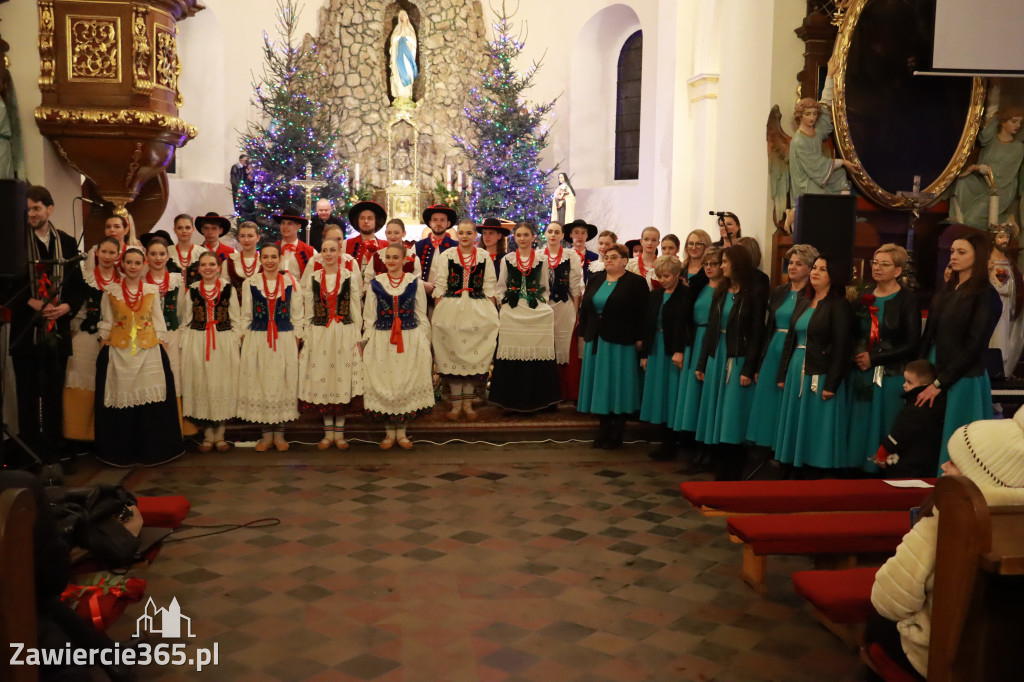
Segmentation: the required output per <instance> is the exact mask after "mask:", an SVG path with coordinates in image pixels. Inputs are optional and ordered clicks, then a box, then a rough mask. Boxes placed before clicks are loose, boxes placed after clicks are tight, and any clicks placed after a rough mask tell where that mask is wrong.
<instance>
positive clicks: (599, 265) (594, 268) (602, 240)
mask: <svg viewBox="0 0 1024 682" xmlns="http://www.w3.org/2000/svg"><path fill="white" fill-rule="evenodd" d="M618 243H619V235H617V234H615V233H614V232H612V231H611V230H604V231H602V232H601V234H599V235H598V236H597V260H596V261H594V262H592V263H591V264H590V267H588V268H587V269H588V270H590V274H591V275H593V274H594V273H595V272H604V254H605V252H606V251H608V247H610V246H611V245H612V244H618ZM588 281H589V280H588Z"/></svg>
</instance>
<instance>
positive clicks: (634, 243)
mask: <svg viewBox="0 0 1024 682" xmlns="http://www.w3.org/2000/svg"><path fill="white" fill-rule="evenodd" d="M638 246H640V240H639V239H630V240H629V241H627V242H626V249H628V250H629V257H630V258H632V257H633V249H635V248H636V247H638Z"/></svg>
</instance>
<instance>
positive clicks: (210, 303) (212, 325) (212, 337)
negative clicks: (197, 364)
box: [199, 279, 220, 362]
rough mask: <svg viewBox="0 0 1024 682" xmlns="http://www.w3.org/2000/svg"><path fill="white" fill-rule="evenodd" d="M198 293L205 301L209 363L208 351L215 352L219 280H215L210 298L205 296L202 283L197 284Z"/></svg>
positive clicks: (208, 358) (208, 352)
mask: <svg viewBox="0 0 1024 682" xmlns="http://www.w3.org/2000/svg"><path fill="white" fill-rule="evenodd" d="M199 293H200V294H202V296H203V300H205V301H206V361H207V362H209V361H210V349H211V347H212V348H213V350H217V333H216V332H217V319H216V316H217V310H216V306H217V301H219V300H220V280H219V279H218V280H217V284H216V286H215V287H214V290H213V296H212V298H211V297H210V296H207V295H206V291H205V290H204V287H203V283H202V282H200V283H199Z"/></svg>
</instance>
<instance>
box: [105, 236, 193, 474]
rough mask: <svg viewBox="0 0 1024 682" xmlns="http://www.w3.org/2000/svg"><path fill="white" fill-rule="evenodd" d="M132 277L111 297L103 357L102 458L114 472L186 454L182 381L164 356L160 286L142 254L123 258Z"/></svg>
mask: <svg viewBox="0 0 1024 682" xmlns="http://www.w3.org/2000/svg"><path fill="white" fill-rule="evenodd" d="M121 265H122V266H123V268H124V278H123V279H122V280H121V282H120V283H114V282H112V283H110V284H107V286H106V288H105V289H104V292H103V302H102V308H103V319H102V321H101V322H100V337H101V338H102V340H103V349H102V350H101V351H100V354H99V357H97V359H96V451H97V459H99V460H100V461H102V462H104V463H106V464H111V465H113V466H133V465H137V464H142V465H154V464H162V463H164V462H168V461H170V460H172V459H174V458H176V457H178V456H179V455H181V454H182V453H183V452H184V444H183V442H182V439H181V424H180V421H179V418H178V401H177V399H176V398H175V388H174V375H173V374H172V373H171V363H170V360H168V358H167V353H165V352H164V347H163V344H164V342H165V341H166V337H165V334H166V332H167V327H166V325H165V324H164V316H163V310H162V308H161V305H160V293H159V291H158V290H157V287H156V285H154V284H147V283H146V282H143V281H142V272H143V269H144V268H145V267H146V260H145V255H144V254H143V253H142V249H140V248H138V247H135V246H131V247H128V250H127V251H125V253H124V257H123V258H122V260H121Z"/></svg>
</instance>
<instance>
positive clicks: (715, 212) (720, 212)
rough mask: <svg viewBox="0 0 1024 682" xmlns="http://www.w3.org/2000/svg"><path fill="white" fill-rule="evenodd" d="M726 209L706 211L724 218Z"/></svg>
mask: <svg viewBox="0 0 1024 682" xmlns="http://www.w3.org/2000/svg"><path fill="white" fill-rule="evenodd" d="M726 213H728V211H708V215H716V216H718V217H719V218H724V217H725V215H726Z"/></svg>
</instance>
